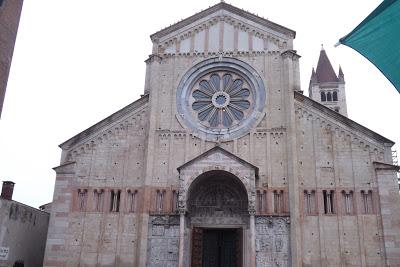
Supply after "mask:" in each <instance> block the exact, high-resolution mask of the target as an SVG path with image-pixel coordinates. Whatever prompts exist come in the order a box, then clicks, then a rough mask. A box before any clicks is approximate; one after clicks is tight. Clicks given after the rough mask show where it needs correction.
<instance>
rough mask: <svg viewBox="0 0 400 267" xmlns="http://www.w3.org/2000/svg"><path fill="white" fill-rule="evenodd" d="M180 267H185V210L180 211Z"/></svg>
mask: <svg viewBox="0 0 400 267" xmlns="http://www.w3.org/2000/svg"><path fill="white" fill-rule="evenodd" d="M179 216H180V218H179V267H184V262H183V261H184V255H183V254H184V251H185V250H184V248H185V247H184V244H185V211H184V210H180V211H179Z"/></svg>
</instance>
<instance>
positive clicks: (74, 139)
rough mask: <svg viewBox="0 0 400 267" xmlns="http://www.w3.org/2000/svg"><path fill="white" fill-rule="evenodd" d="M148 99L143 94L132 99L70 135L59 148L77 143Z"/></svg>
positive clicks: (65, 147) (66, 147) (147, 96)
mask: <svg viewBox="0 0 400 267" xmlns="http://www.w3.org/2000/svg"><path fill="white" fill-rule="evenodd" d="M148 100H149V95H148V94H146V95H143V96H142V97H141V98H139V99H138V100H136V101H134V102H133V103H131V104H129V105H127V106H126V107H124V108H122V109H120V110H118V111H117V112H115V113H113V114H112V115H110V116H108V117H107V118H105V119H103V120H101V121H100V122H98V123H96V124H94V125H93V126H91V127H89V128H87V129H86V130H84V131H82V132H80V133H79V134H77V135H75V136H74V137H71V138H70V139H68V140H67V141H65V142H63V143H62V144H60V145H59V147H60V148H62V149H68V148H70V147H71V146H73V145H75V144H77V143H78V142H79V141H80V140H82V139H85V138H87V137H88V136H90V135H92V134H93V133H95V132H97V131H99V130H100V129H102V128H104V127H106V126H107V125H109V124H110V123H112V122H114V121H116V120H118V119H119V118H122V117H123V116H125V115H126V114H129V113H130V112H132V111H134V110H136V109H138V108H139V107H141V106H143V105H144V104H146V103H147V102H148Z"/></svg>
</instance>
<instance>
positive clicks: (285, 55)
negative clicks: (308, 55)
mask: <svg viewBox="0 0 400 267" xmlns="http://www.w3.org/2000/svg"><path fill="white" fill-rule="evenodd" d="M296 52H297V51H296V50H286V51H285V52H283V53H282V54H281V57H282V58H283V59H286V58H289V59H291V60H293V61H298V60H299V58H300V57H301V56H299V55H298V54H297V53H296Z"/></svg>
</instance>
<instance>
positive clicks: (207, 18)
mask: <svg viewBox="0 0 400 267" xmlns="http://www.w3.org/2000/svg"><path fill="white" fill-rule="evenodd" d="M294 38H295V32H294V31H292V30H290V29H288V28H285V27H283V26H280V25H278V24H275V23H273V22H271V21H268V20H266V19H263V18H261V17H258V16H256V15H254V14H251V13H248V12H246V11H243V10H241V9H238V8H236V7H234V6H231V5H229V4H226V3H224V2H221V3H219V4H217V5H215V6H212V7H210V8H208V9H206V10H204V11H202V12H200V13H197V14H195V15H193V16H191V17H189V18H187V19H185V20H183V21H181V22H178V23H177V24H174V25H172V26H170V27H168V28H165V29H163V30H161V31H159V32H157V33H155V34H153V35H151V40H152V42H153V50H152V54H151V55H150V56H149V58H148V60H147V61H146V81H145V90H144V94H143V96H142V97H141V98H140V99H138V100H137V101H135V102H133V103H132V104H130V105H128V106H127V107H125V108H123V109H121V110H119V111H117V112H116V113H114V114H112V115H111V116H109V117H108V118H106V119H104V120H102V121H101V122H99V123H97V124H95V125H93V126H92V127H90V128H88V129H87V130H85V131H83V132H81V133H79V134H77V135H76V136H74V137H72V138H71V139H69V140H67V141H66V142H64V143H63V144H61V145H60V147H61V148H62V156H61V163H60V166H58V167H56V168H54V170H55V171H56V174H57V175H56V183H55V190H54V199H53V204H52V213H51V217H50V225H49V232H48V238H47V244H46V255H45V260H44V266H151V267H158V266H159V267H161V266H163V267H164V266H168V267H172V266H179V267H184V266H192V267H197V266H209V267H213V266H232V267H247V266H253V267H255V266H257V267H260V266H400V199H399V193H398V188H397V180H396V171H398V167H396V166H393V165H392V159H391V146H393V144H394V143H393V142H392V141H390V140H388V139H387V138H385V137H383V136H381V135H379V134H377V133H375V132H373V131H371V130H369V129H367V128H365V127H363V126H361V125H359V124H357V123H356V122H354V121H352V120H350V119H349V118H347V110H346V98H345V91H344V90H345V81H344V75H343V72H342V70H341V69H340V70H339V74H338V75H336V74H335V72H334V71H333V68H332V66H331V64H330V62H329V59H328V57H327V55H326V52H325V51H324V50H321V54H320V60H319V62H318V67H317V69H316V71H314V70H313V72H312V76H311V80H310V87H309V95H310V97H306V96H304V95H303V94H302V91H301V88H300V78H299V76H300V75H299V58H300V56H299V55H297V53H296V51H295V50H294V48H293V40H294Z"/></svg>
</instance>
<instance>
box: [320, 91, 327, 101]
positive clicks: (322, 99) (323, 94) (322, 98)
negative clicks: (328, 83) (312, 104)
mask: <svg viewBox="0 0 400 267" xmlns="http://www.w3.org/2000/svg"><path fill="white" fill-rule="evenodd" d="M325 101H326V95H325V92H321V102H325Z"/></svg>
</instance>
